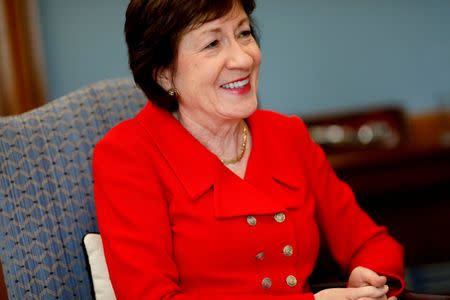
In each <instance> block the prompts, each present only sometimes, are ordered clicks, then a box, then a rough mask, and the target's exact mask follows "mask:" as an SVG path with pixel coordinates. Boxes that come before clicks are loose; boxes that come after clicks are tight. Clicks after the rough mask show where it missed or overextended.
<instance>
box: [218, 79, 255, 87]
mask: <svg viewBox="0 0 450 300" xmlns="http://www.w3.org/2000/svg"><path fill="white" fill-rule="evenodd" d="M248 82H249V79H248V78H247V79H244V80H241V81H235V82H231V83H227V84H224V85H222V87H223V88H225V89H237V88H241V87H243V86H244V85H246V84H247V83H248Z"/></svg>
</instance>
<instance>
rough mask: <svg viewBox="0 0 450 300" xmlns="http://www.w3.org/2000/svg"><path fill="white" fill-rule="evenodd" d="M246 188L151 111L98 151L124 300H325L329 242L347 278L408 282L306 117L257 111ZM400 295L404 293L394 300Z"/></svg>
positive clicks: (398, 255) (106, 231)
mask: <svg viewBox="0 0 450 300" xmlns="http://www.w3.org/2000/svg"><path fill="white" fill-rule="evenodd" d="M247 121H248V126H249V129H250V132H251V135H252V142H253V145H252V150H251V154H250V157H249V161H248V166H247V171H246V174H245V179H243V180H242V179H240V178H239V177H238V176H236V175H235V174H234V173H232V172H231V171H230V170H229V169H227V168H226V167H225V166H224V165H223V164H222V163H221V162H220V160H219V159H218V158H217V157H216V156H215V155H214V154H212V153H211V152H209V151H208V150H207V149H206V148H205V147H204V146H203V145H201V144H200V143H199V142H198V141H197V140H196V139H195V138H194V137H193V136H192V135H191V134H189V133H188V132H187V131H186V130H185V129H184V128H183V127H182V126H181V125H180V124H179V123H178V122H177V121H176V120H175V118H173V117H172V115H171V114H170V113H168V112H166V111H163V110H161V109H159V108H157V107H155V106H154V105H151V104H148V105H147V106H146V107H145V108H144V109H143V110H142V111H141V112H140V113H139V114H138V115H137V116H136V117H135V118H134V119H131V120H128V121H125V122H122V123H121V124H119V125H118V126H116V127H115V128H113V129H112V130H111V131H110V132H109V133H108V134H107V135H106V136H105V137H104V138H103V139H102V140H101V141H100V142H99V143H98V144H97V146H96V147H95V153H94V165H93V167H94V182H95V185H94V188H95V202H96V209H97V216H98V223H99V228H100V232H101V234H102V239H103V243H104V249H105V255H106V260H107V264H108V268H109V272H110V277H111V281H112V284H113V287H114V290H115V292H116V295H117V297H118V299H133V300H134V299H177V300H181V299H186V300H188V299H189V300H191V299H218V300H219V299H223V300H226V299H230V300H231V299H241V298H242V299H244V298H245V299H247V300H248V299H250V300H252V299H255V300H256V299H258V300H264V299H279V300H283V299H286V300H287V299H289V300H295V299H298V300H300V299H302V300H303V299H313V295H312V293H310V292H309V288H308V283H307V279H308V277H309V275H310V274H311V271H312V270H313V268H314V265H315V262H316V258H317V254H318V249H319V243H320V241H319V232H320V231H321V232H322V233H323V235H324V237H325V238H326V242H327V243H328V245H329V246H330V248H331V252H332V254H333V256H334V258H335V259H336V261H337V262H338V263H339V265H340V266H341V267H342V268H343V269H344V270H346V271H351V270H352V269H353V268H354V267H356V266H358V265H362V266H366V267H368V268H370V269H373V270H375V271H376V272H378V273H381V274H385V275H387V276H389V277H390V278H391V279H395V280H397V281H398V286H399V287H400V288H397V289H394V290H393V291H392V292H393V293H394V294H398V293H399V292H400V291H401V289H402V288H403V286H404V283H403V250H402V247H401V246H400V245H399V244H398V243H397V242H396V241H394V240H393V239H392V238H391V237H390V236H389V235H388V234H387V233H386V229H385V228H384V227H380V226H377V225H376V224H374V222H373V221H372V220H371V219H370V218H369V217H368V216H367V215H366V214H365V213H364V212H363V211H362V210H361V209H360V208H359V207H358V205H357V203H356V201H355V198H354V196H353V194H352V191H351V190H350V188H349V187H348V186H347V185H346V184H344V183H343V182H342V181H340V180H339V179H338V178H337V177H336V176H335V174H334V172H333V171H332V169H331V167H330V165H329V163H328V162H327V160H326V158H325V155H324V153H323V152H322V150H321V149H320V148H319V147H318V146H317V145H316V144H315V143H314V142H313V141H312V140H311V138H310V137H309V135H308V132H307V130H306V128H305V125H304V124H303V123H302V121H301V120H300V119H299V118H297V117H285V116H282V115H280V114H277V113H274V112H269V111H262V110H258V111H256V112H255V113H254V114H253V115H252V116H251V117H250V118H249V119H248V120H247ZM391 294H392V293H391Z"/></svg>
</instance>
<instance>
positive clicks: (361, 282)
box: [348, 267, 397, 300]
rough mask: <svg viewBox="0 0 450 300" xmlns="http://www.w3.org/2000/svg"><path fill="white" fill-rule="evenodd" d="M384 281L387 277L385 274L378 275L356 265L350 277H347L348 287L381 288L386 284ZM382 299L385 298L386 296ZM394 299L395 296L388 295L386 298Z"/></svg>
mask: <svg viewBox="0 0 450 300" xmlns="http://www.w3.org/2000/svg"><path fill="white" fill-rule="evenodd" d="M386 282H387V278H386V277H385V276H380V275H378V274H377V273H375V272H374V271H372V270H370V269H368V268H364V267H356V268H354V269H353V271H352V272H351V273H350V277H349V279H348V287H350V288H358V287H365V286H373V287H376V288H381V287H383V286H384V285H385V284H386ZM381 299H383V298H381ZM384 299H386V297H385V298H384ZM396 299H397V298H396V297H389V299H388V300H396Z"/></svg>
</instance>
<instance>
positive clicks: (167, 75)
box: [155, 68, 173, 91]
mask: <svg viewBox="0 0 450 300" xmlns="http://www.w3.org/2000/svg"><path fill="white" fill-rule="evenodd" d="M155 75H156V76H155V79H156V82H157V83H158V84H159V85H160V86H161V87H162V88H163V89H165V90H166V91H168V90H170V89H171V88H173V83H172V72H171V70H170V69H169V68H164V69H160V70H158V71H157V72H156V74H155Z"/></svg>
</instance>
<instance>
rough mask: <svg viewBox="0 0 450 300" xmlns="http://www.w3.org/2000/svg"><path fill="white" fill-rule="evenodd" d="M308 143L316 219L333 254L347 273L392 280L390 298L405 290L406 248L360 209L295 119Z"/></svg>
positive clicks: (305, 145)
mask: <svg viewBox="0 0 450 300" xmlns="http://www.w3.org/2000/svg"><path fill="white" fill-rule="evenodd" d="M294 120H295V122H296V124H297V126H298V127H299V128H300V133H301V135H302V136H301V137H299V140H301V141H304V144H302V145H301V147H302V148H303V149H302V153H305V154H304V155H306V156H307V157H308V158H307V159H305V160H306V165H307V170H308V174H307V177H308V178H309V179H310V185H311V186H312V189H313V193H314V194H315V198H316V201H317V210H316V217H317V222H318V224H319V227H320V229H321V231H322V233H323V235H324V237H325V239H326V242H327V244H328V245H329V247H330V251H331V253H332V255H333V256H334V258H335V259H336V261H337V262H338V264H339V265H340V267H341V269H343V270H345V271H346V272H347V273H349V272H351V270H353V269H354V268H355V267H357V266H364V267H367V268H369V269H372V270H374V271H375V272H377V273H379V274H383V275H385V276H387V277H388V281H389V282H388V284H390V292H389V294H390V295H398V294H400V293H401V291H402V290H403V289H404V287H405V283H404V266H403V247H402V246H401V245H400V244H399V243H398V242H397V241H395V240H394V239H393V238H392V237H391V236H389V235H388V233H387V230H386V228H385V227H382V226H378V225H376V224H375V223H374V222H373V220H372V219H371V218H370V217H369V216H368V215H367V214H366V213H365V212H364V211H363V210H362V209H361V208H360V207H359V205H358V204H357V202H356V199H355V196H354V194H353V192H352V190H351V189H350V188H349V186H348V185H347V184H345V183H344V182H342V181H341V180H339V179H338V178H337V176H336V175H335V173H334V171H333V169H332V168H331V166H330V164H329V162H328V160H327V159H326V157H325V154H324V152H323V151H322V149H321V148H320V147H319V146H318V145H317V144H315V143H314V141H313V140H312V139H311V137H310V136H309V133H308V131H307V129H306V126H305V125H304V123H303V122H302V121H301V120H300V119H298V118H297V117H294ZM298 127H297V128H298Z"/></svg>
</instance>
